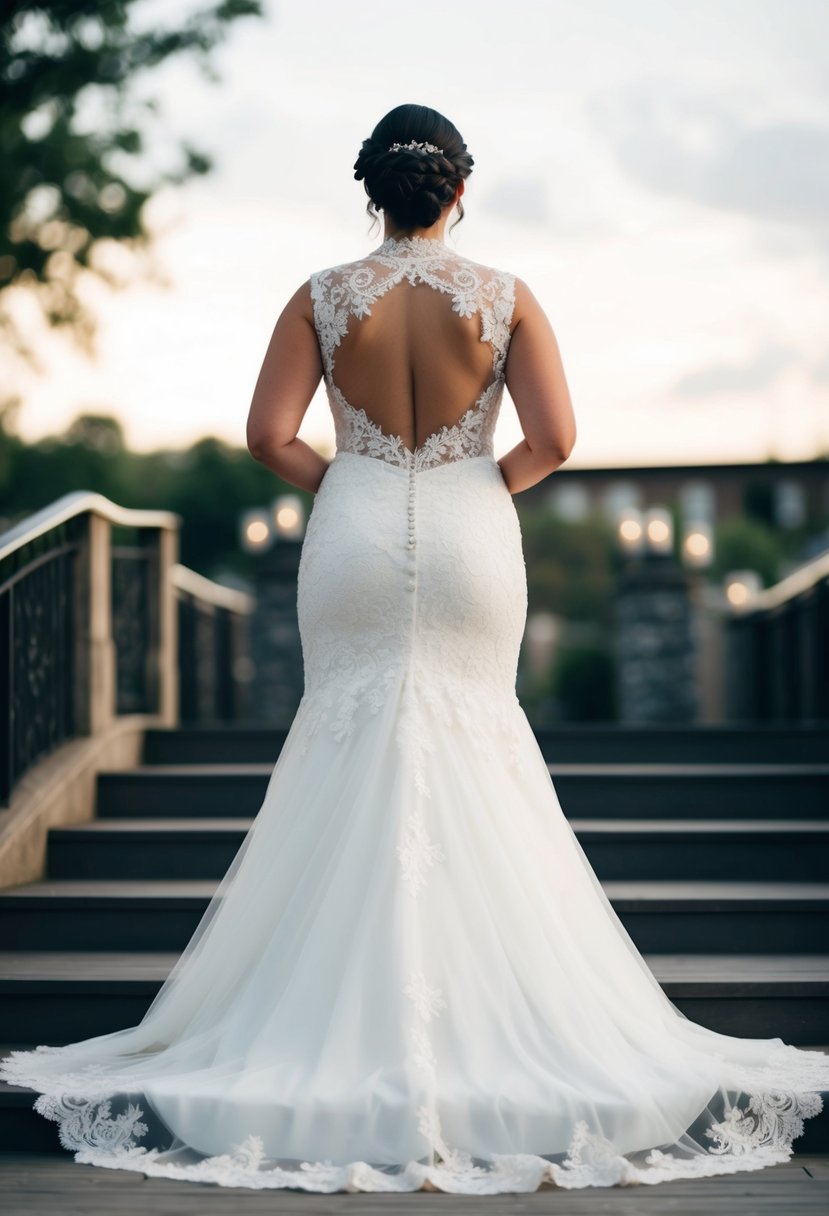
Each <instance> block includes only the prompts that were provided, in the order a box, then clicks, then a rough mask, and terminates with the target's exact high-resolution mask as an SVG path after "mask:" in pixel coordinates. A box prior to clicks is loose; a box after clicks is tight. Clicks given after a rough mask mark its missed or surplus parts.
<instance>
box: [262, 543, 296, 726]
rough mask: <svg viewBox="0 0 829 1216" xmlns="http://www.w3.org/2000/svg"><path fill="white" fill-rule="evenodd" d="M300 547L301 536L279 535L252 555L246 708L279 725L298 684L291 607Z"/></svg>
mask: <svg viewBox="0 0 829 1216" xmlns="http://www.w3.org/2000/svg"><path fill="white" fill-rule="evenodd" d="M301 552H302V540H301V538H298V539H290V538H287V537H283V536H280V537H278V539H277V540H276V541H275V542H274V543H273V544H272V545H271V546H270V548H269V549H267V550H266V551H265V552H264V553H262V554H261V556H259V557H257V559H256V575H255V604H256V606H255V608H254V611H253V616H252V618H251V621H250V642H251V657H252V659H253V665H254V676H253V683H252V688H251V692H250V700H249V704H248V711H249V714H250V717H251V719H252V720H253V721H256V722H262V723H265V724H267V725H269V726H276V727H280V728H286V727H288V726H290V724H291V721H292V719H293V717H294V714H295V713H296V710H297V706H298V705H299V701H300V698H301V696H302V691H303V687H304V673H303V665H302V645H301V642H300V638H299V624H298V622H297V612H296V595H297V572H298V570H299V559H300V554H301Z"/></svg>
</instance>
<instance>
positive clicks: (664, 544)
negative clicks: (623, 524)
mask: <svg viewBox="0 0 829 1216" xmlns="http://www.w3.org/2000/svg"><path fill="white" fill-rule="evenodd" d="M645 539H646V541H647V545H648V549H649V550H650V552H651V553H656V554H659V555H660V556H662V557H670V555H671V553H672V552H673V547H674V521H673V519H672V517H671V513H670V511H668V510H667V509H666V508H665V507H648V509H647V511H646V512H645Z"/></svg>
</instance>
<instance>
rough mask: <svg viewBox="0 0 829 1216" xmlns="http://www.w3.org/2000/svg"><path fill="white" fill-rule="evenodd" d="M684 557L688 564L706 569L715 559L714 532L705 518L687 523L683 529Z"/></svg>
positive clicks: (695, 567)
mask: <svg viewBox="0 0 829 1216" xmlns="http://www.w3.org/2000/svg"><path fill="white" fill-rule="evenodd" d="M682 558H683V561H684V562H685V564H686V565H687V566H691V567H693V568H694V569H696V570H702V569H705V568H706V567H707V566H710V565H711V563H712V561H713V560H714V534H713V531H712V529H711V525H710V524H709V523H707V522H706V521H705V520H700V521H699V522H698V523H687V524H686V525H685V527H684V529H683V537H682Z"/></svg>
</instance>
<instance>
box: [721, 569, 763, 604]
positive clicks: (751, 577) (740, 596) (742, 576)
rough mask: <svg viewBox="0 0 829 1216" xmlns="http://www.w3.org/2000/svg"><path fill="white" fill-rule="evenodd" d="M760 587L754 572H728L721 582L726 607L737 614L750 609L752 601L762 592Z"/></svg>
mask: <svg viewBox="0 0 829 1216" xmlns="http://www.w3.org/2000/svg"><path fill="white" fill-rule="evenodd" d="M762 586H763V584H762V582H761V579H760V575H759V574H758V573H757V571H756V570H730V571H729V572H728V574H726V576H725V578H724V580H723V590H724V592H725V598H726V601H727V603H728V606H729V607H730V608H734V609H736V610H737V611H738V612H739V611H742V609H744V608H750V607H751V602H752V600H753V599H754V598H755V596H756V595H758V594H759V592H760V591H761V590H762Z"/></svg>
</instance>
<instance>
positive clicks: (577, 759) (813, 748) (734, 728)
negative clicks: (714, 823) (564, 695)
mask: <svg viewBox="0 0 829 1216" xmlns="http://www.w3.org/2000/svg"><path fill="white" fill-rule="evenodd" d="M532 725H533V730H534V733H535V736H536V738H537V739H538V742H539V746H540V747H541V750H542V751H543V753H544V756H545V758H546V759H547V760H548V761H555V762H557V763H560V764H591V763H603V764H615V763H617V764H629V763H662V764H668V763H671V764H699V763H708V764H716V763H720V764H722V763H734V764H736V763H742V764H746V763H749V764H750V763H756V762H758V761H759V762H768V761H773V762H774V763H775V764H810V763H814V764H820V763H825V761H826V757H827V755H829V729H827V728H826V727H825V726H802V727H801V726H784V725H775V724H772V723H757V724H754V723H746V724H745V725H739V724H723V725H721V724H719V723H717V724H711V725H700V726H677V725H673V724H670V723H666V724H652V725H647V726H622V725H619V724H617V723H615V722H589V723H575V722H562V723H556V724H555V725H552V726H539V725H537V724H532ZM286 735H287V730H278V729H275V728H273V727H270V726H266V725H261V724H256V723H252V724H250V723H244V724H240V723H225V722H219V723H216V724H215V725H213V726H184V727H177V728H175V729H158V730H150V731H147V733H146V735H145V737H144V763H145V764H205V763H216V762H220V763H224V764H271V765H272V764H274V762H275V761H276V758H277V756H278V755H279V753H280V751H281V750H282V745H283V743H284V742H285V737H286Z"/></svg>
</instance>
